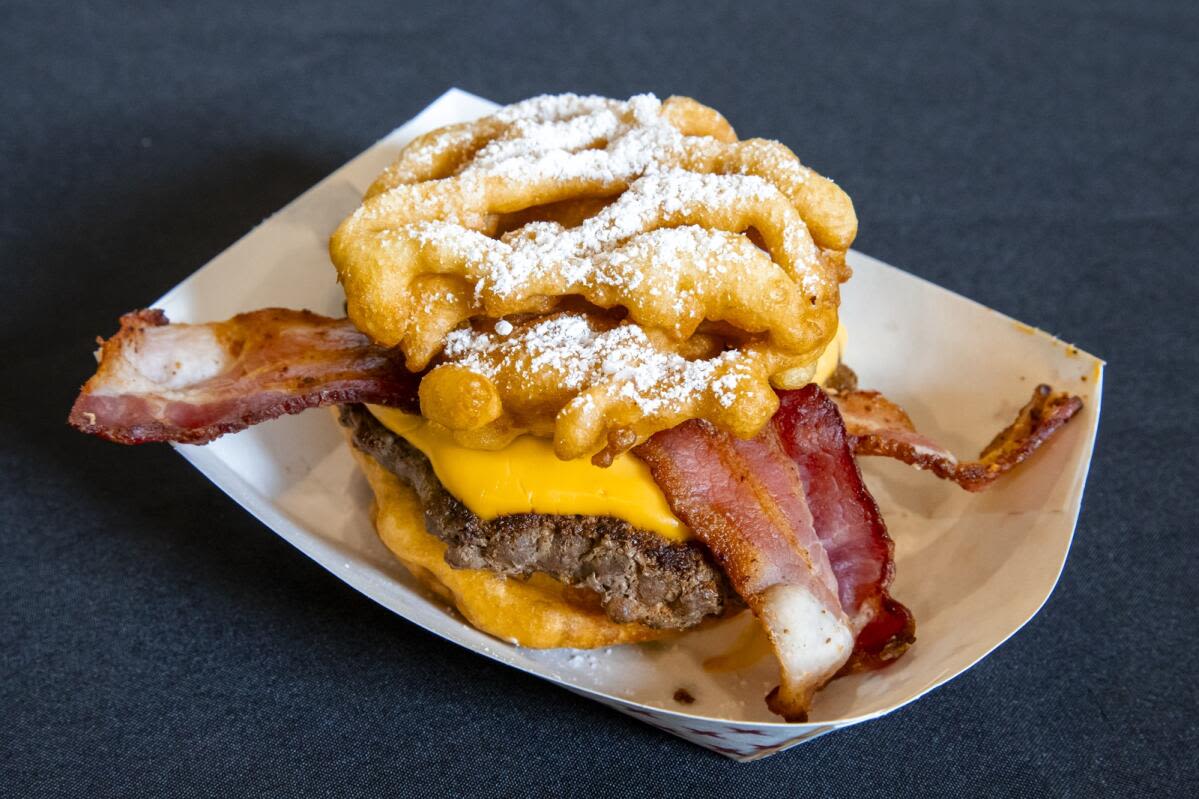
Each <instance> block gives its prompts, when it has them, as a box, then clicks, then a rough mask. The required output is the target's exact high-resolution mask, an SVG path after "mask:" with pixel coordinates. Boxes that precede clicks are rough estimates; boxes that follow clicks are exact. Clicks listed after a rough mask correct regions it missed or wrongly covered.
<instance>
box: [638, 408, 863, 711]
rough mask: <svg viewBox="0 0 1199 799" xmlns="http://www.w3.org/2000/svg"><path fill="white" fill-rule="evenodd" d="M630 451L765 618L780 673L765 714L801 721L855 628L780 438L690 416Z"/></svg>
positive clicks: (842, 658)
mask: <svg viewBox="0 0 1199 799" xmlns="http://www.w3.org/2000/svg"><path fill="white" fill-rule="evenodd" d="M635 452H636V454H637V455H638V456H639V457H640V458H641V459H642V460H644V461H645V462H646V463H647V464H648V465H649V468H650V471H651V473H652V474H653V476H654V480H655V481H656V482H657V483H658V485H659V486H661V488H662V491H663V493H664V494H665V495H666V498H667V500H668V501H669V503H670V506H671V509H672V510H673V511H674V512H675V514H676V515H678V516H679V518H680V519H682V520H683V521H684V522H686V523H687V524H688V525H689V526H690V527H691V529H692V530H694V531H695V533H696V535H697V536H699V538H700V540H702V541H703V542H704V544H706V545H707V547H708V549H709V550H711V552H712V554H713V556H714V557H715V558H716V560H717V561H718V562H719V563H720V566H721V568H722V569H723V570H724V573H725V574H726V575H727V576H728V578H729V580H730V582H732V584H733V587H734V588H735V589H736V590H737V593H738V594H740V596H741V597H742V599H744V600H745V602H746V604H747V605H749V607H750V609H751V610H752V611H753V612H754V615H756V616H757V617H758V619H759V620H760V621H761V622H762V626H763V627H764V628H765V630H766V634H767V636H768V637H769V638H770V643H771V645H772V647H773V648H774V650H775V653H776V654H777V656H778V660H779V667H780V672H781V682H780V685H779V687H778V688H776V689H775V690H774V691H772V692H771V694H770V695H769V696H768V697H767V700H766V701H767V703H768V705H769V706H770V708H771V710H773V711H774V712H775V713H778V714H780V715H782V716H784V717H785V718H786V719H787V720H788V721H803V720H804V719H806V718H807V711H808V707H809V705H810V704H811V701H812V696H813V695H814V694H815V692H816V691H817V690H818V689H819V688H820V687H821V686H822V685H824V683H826V682H827V681H828V680H829V679H831V678H832V677H833V676H834V675H835V674H836V673H837V672H838V671H839V670H840V668H841V667H842V666H843V665H844V664H845V662H846V661H847V660H848V659H849V656H850V654H851V652H852V650H853V632H852V630H851V629H850V625H849V620H848V619H846V617H845V614H844V613H843V612H842V610H841V603H840V601H839V600H838V599H837V594H836V585H835V582H834V581H833V576H832V567H831V566H830V564H829V562H828V557H827V555H826V554H825V553H824V550H823V547H822V546H821V544H820V540H819V538H818V537H817V536H816V533H815V530H814V528H813V526H812V516H811V514H810V513H809V512H808V509H807V503H806V502H805V501H804V495H803V485H802V483H801V482H800V479H799V474H798V473H797V471H796V469H795V465H794V464H793V463H792V462H791V461H790V459H789V458H788V457H787V456H786V454H785V453H784V452H783V451H782V447H781V446H780V444H779V441H778V437H777V436H776V435H775V434H774V431H773V430H772V429H771V428H767V430H766V431H765V432H764V433H763V434H762V435H759V436H758V437H756V438H754V439H752V440H750V441H739V440H738V439H736V438H734V437H733V436H731V435H729V434H728V433H725V432H723V431H720V430H718V429H716V428H715V427H713V426H712V425H711V424H709V423H707V422H704V421H699V420H691V421H689V422H684V423H683V424H681V425H679V426H677V427H675V428H672V429H670V430H666V431H663V432H661V433H658V434H656V435H655V436H653V437H652V438H650V439H649V440H648V441H646V442H645V443H644V444H642V445H640V446H639V447H637V448H636V450H635Z"/></svg>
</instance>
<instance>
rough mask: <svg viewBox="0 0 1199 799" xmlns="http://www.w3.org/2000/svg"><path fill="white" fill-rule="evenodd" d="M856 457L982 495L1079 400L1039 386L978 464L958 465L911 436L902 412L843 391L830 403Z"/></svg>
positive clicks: (876, 397) (879, 399) (875, 396)
mask: <svg viewBox="0 0 1199 799" xmlns="http://www.w3.org/2000/svg"><path fill="white" fill-rule="evenodd" d="M834 399H835V401H836V403H837V407H838V408H840V409H841V416H842V417H843V418H844V419H845V426H846V428H847V429H848V431H849V434H850V436H851V437H852V438H853V449H854V452H855V453H856V454H858V455H882V456H884V457H888V458H896V459H898V460H901V461H903V462H904V463H908V464H911V465H912V466H915V467H916V468H918V469H928V470H929V471H931V472H932V473H933V474H935V475H936V476H937V477H940V478H942V479H945V480H952V481H954V482H955V483H957V484H958V485H960V486H961V487H962V488H964V489H966V490H967V491H982V490H983V489H985V488H987V487H988V486H990V485H991V483H993V482H994V481H995V480H996V478H998V477H999V476H1000V475H1001V474H1003V473H1004V472H1007V471H1008V470H1010V469H1011V468H1012V467H1013V466H1015V465H1016V464H1018V463H1020V462H1021V461H1023V460H1025V459H1026V458H1028V457H1029V456H1030V455H1032V454H1033V453H1034V452H1036V451H1037V449H1038V448H1039V447H1040V446H1041V445H1042V444H1044V443H1045V442H1046V441H1048V440H1049V439H1050V437H1051V436H1053V434H1054V433H1056V432H1057V431H1058V430H1059V429H1060V428H1061V427H1062V426H1063V425H1064V424H1065V423H1066V422H1068V421H1070V419H1071V418H1072V417H1073V416H1074V415H1075V414H1076V413H1078V411H1079V410H1081V409H1082V400H1081V399H1079V398H1078V397H1075V396H1071V395H1069V394H1065V393H1057V394H1055V393H1053V389H1051V388H1050V387H1049V386H1047V385H1044V384H1042V385H1039V386H1037V387H1036V389H1035V390H1034V391H1033V395H1032V399H1031V400H1029V402H1028V404H1027V405H1025V406H1024V407H1023V408H1021V409H1020V413H1019V414H1018V415H1017V416H1016V420H1015V421H1014V422H1012V423H1011V424H1010V425H1008V427H1007V428H1005V429H1004V430H1003V431H1002V432H1000V433H999V435H997V436H995V438H994V439H992V441H991V443H990V444H988V445H987V446H986V448H984V449H983V451H982V453H981V454H980V455H979V457H978V460H976V461H968V462H964V463H963V462H959V461H958V459H957V458H955V457H954V455H953V453H952V452H950V451H949V450H947V449H945V448H944V447H942V446H941V445H939V444H938V443H937V442H935V441H933V440H932V439H930V438H928V437H927V436H923V435H921V434H920V433H918V432H916V427H915V425H913V424H912V420H911V419H910V418H908V415H907V413H905V412H904V410H903V408H901V407H899V406H898V405H896V404H895V403H894V402H891V401H890V400H889V399H887V398H886V397H884V396H883V395H882V394H879V393H878V392H877V391H856V390H855V391H845V392H841V393H839V394H836V395H835V397H834Z"/></svg>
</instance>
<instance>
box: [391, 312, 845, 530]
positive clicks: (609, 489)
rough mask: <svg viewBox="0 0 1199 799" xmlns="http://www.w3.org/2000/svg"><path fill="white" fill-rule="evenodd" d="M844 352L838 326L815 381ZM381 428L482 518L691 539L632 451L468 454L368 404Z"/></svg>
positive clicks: (544, 447)
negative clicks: (514, 516)
mask: <svg viewBox="0 0 1199 799" xmlns="http://www.w3.org/2000/svg"><path fill="white" fill-rule="evenodd" d="M844 346H845V331H844V329H841V328H839V329H838V330H837V337H836V339H834V341H833V343H832V344H830V345H829V347H828V348H827V349H826V350H825V351H824V353H823V354H822V355H821V356H820V360H819V361H817V364H816V375H815V378H814V380H815V381H816V382H818V383H823V382H824V381H825V380H827V379H828V378H829V376H830V375H831V374H832V373H833V370H834V369H836V368H837V362H838V360H839V359H840V357H841V351H842V350H843V349H844ZM369 407H370V411H371V413H373V414H374V415H375V418H377V419H378V420H379V421H380V422H382V423H383V425H384V426H385V427H386V428H387V429H388V430H391V431H392V432H393V433H395V434H396V435H398V436H402V437H403V438H404V439H405V440H406V441H408V443H410V444H412V446H414V447H416V448H417V449H419V450H420V451H421V452H423V453H424V454H425V457H427V458H428V459H429V462H430V463H431V464H432V466H433V471H434V472H435V473H436V474H437V479H438V480H440V481H441V484H442V485H443V486H445V489H446V490H447V491H449V492H450V493H451V494H453V495H454V496H455V497H457V498H458V499H459V500H461V501H462V503H463V504H464V505H466V507H467V508H469V509H470V510H471V511H472V512H473V513H475V514H476V515H478V516H479V517H480V518H483V519H494V518H495V517H497V516H503V515H506V514H510V513H554V514H575V513H578V514H583V515H587V516H614V517H616V518H618V519H624V520H625V521H627V522H629V523H630V524H632V525H633V526H635V527H640V528H642V529H644V530H650V531H652V532H655V533H658V534H659V535H661V536H662V537H664V538H667V539H669V540H671V541H685V540H687V539H689V538H691V531H690V530H689V529H688V528H687V526H686V525H684V524H683V523H682V522H681V521H679V520H678V518H677V517H675V515H674V514H673V513H671V512H670V506H669V505H667V503H666V498H665V497H664V496H663V495H662V491H661V489H659V488H658V485H657V483H655V482H654V480H653V478H652V477H651V476H650V473H649V468H648V467H646V465H645V464H644V463H642V462H641V461H640V460H639V459H638V458H636V457H635V456H633V455H630V454H628V453H624V454H623V455H619V456H617V457H616V458H615V459H614V460H613V462H612V465H611V466H609V467H607V468H600V467H599V466H595V465H593V464H592V463H591V461H590V460H588V459H586V458H578V459H575V460H570V461H563V460H559V459H558V456H557V455H555V454H554V448H553V444H552V443H551V442H550V440H549V439H545V438H539V437H536V436H520V437H519V438H517V439H516V440H515V441H513V442H512V443H511V444H509V445H508V446H507V447H505V448H504V449H502V450H498V451H491V450H480V449H469V448H467V447H463V446H462V445H460V444H458V443H457V442H455V441H454V439H453V437H452V436H451V435H450V433H449V431H447V430H446V429H445V428H443V427H440V426H439V425H434V424H430V423H429V422H427V421H426V420H425V419H424V418H423V417H421V416H417V415H415V414H409V413H404V412H403V411H399V410H396V409H395V408H384V407H381V406H377V405H371V406H369Z"/></svg>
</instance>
